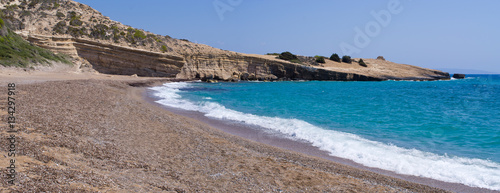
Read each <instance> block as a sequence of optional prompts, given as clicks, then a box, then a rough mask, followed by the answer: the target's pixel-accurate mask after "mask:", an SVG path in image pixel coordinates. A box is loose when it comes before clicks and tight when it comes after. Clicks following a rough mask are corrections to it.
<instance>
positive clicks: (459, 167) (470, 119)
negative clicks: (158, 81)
mask: <svg viewBox="0 0 500 193" xmlns="http://www.w3.org/2000/svg"><path fill="white" fill-rule="evenodd" d="M151 89H153V90H155V91H156V92H155V95H156V96H158V97H160V98H161V100H158V101H157V102H158V103H160V104H163V105H166V106H170V107H175V108H181V109H184V110H190V111H199V112H202V113H204V114H205V116H207V117H211V118H214V119H223V120H227V121H236V122H241V123H246V124H250V125H255V126H259V127H262V128H266V129H269V130H272V131H275V132H279V133H282V134H283V135H285V136H288V137H290V138H293V139H297V140H306V141H308V142H311V143H312V144H313V145H314V146H316V147H319V148H320V149H322V150H325V151H327V152H329V153H330V154H331V155H333V156H337V157H342V158H346V159H350V160H352V161H354V162H357V163H360V164H363V165H366V166H369V167H376V168H381V169H385V170H390V171H394V172H397V173H401V174H409V175H415V176H421V177H428V178H433V179H437V180H441V181H446V182H455V183H462V184H465V185H469V186H473V187H482V188H488V189H493V190H500V75H468V76H467V78H466V79H462V80H456V79H452V80H449V81H425V82H420V81H383V82H329V81H304V82H239V83H215V84H209V83H201V82H198V83H196V82H194V83H186V82H181V83H167V84H165V85H163V86H159V87H154V88H151Z"/></svg>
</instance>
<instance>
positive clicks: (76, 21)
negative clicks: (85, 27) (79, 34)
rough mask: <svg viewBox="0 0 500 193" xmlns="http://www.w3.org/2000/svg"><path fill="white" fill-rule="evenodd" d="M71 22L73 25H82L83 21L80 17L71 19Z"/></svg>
mask: <svg viewBox="0 0 500 193" xmlns="http://www.w3.org/2000/svg"><path fill="white" fill-rule="evenodd" d="M69 24H70V25H72V26H82V24H83V22H82V21H80V20H79V19H75V20H71V21H70V22H69Z"/></svg>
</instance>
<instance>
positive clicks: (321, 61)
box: [314, 55, 325, 63]
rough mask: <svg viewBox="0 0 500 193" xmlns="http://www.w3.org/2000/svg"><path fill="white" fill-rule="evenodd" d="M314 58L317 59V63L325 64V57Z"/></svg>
mask: <svg viewBox="0 0 500 193" xmlns="http://www.w3.org/2000/svg"><path fill="white" fill-rule="evenodd" d="M314 58H316V62H317V63H325V57H324V56H318V55H316V56H314Z"/></svg>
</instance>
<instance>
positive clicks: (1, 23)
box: [0, 18, 5, 29]
mask: <svg viewBox="0 0 500 193" xmlns="http://www.w3.org/2000/svg"><path fill="white" fill-rule="evenodd" d="M3 25H5V23H4V22H3V19H2V18H0V29H2V28H3Z"/></svg>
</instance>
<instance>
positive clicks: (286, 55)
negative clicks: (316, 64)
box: [279, 52, 299, 60]
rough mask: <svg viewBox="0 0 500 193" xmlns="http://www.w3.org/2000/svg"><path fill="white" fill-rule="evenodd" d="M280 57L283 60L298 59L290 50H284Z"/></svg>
mask: <svg viewBox="0 0 500 193" xmlns="http://www.w3.org/2000/svg"><path fill="white" fill-rule="evenodd" d="M279 58H280V59H282V60H298V59H299V58H297V56H296V55H293V54H292V53H290V52H283V53H281V54H280V55H279Z"/></svg>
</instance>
